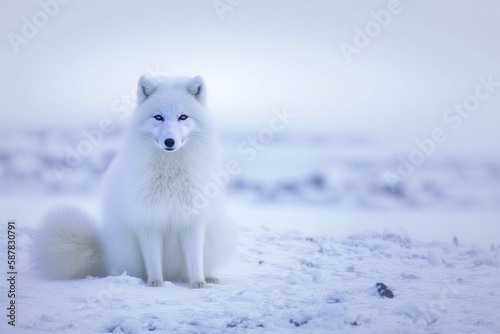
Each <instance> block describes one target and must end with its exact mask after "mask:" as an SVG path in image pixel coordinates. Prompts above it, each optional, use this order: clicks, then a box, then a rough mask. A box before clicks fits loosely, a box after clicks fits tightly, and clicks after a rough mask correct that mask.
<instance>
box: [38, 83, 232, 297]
mask: <svg viewBox="0 0 500 334" xmlns="http://www.w3.org/2000/svg"><path fill="white" fill-rule="evenodd" d="M205 94H206V88H205V83H204V81H203V79H202V78H201V77H194V78H175V79H169V78H164V77H158V78H149V77H146V76H143V77H141V79H140V80H139V86H138V105H137V109H136V111H135V112H134V114H133V116H132V119H131V121H130V124H129V126H128V127H127V130H126V132H125V135H124V140H123V144H122V145H121V147H120V148H119V151H118V153H117V155H116V157H115V158H114V160H113V162H112V164H111V166H110V167H109V169H108V171H107V173H106V175H105V178H104V184H103V191H102V194H103V198H102V222H101V226H100V229H99V231H97V230H96V225H95V224H94V222H93V221H92V219H91V218H90V217H88V216H87V215H86V214H85V213H83V212H82V211H81V210H79V209H78V208H75V207H70V206H65V207H61V208H59V209H56V210H55V211H52V212H51V213H50V214H49V215H48V216H47V217H46V219H45V222H44V224H43V226H42V230H41V232H40V235H39V237H37V238H36V240H35V242H34V259H35V262H36V267H37V268H38V270H39V271H40V272H41V274H42V276H44V277H49V278H61V279H65V278H78V277H84V276H85V275H103V274H105V275H106V274H108V275H109V274H121V273H123V272H124V271H126V272H127V273H128V274H129V275H132V276H136V277H141V278H143V279H144V280H145V281H146V282H147V284H148V285H149V286H161V285H163V282H164V280H174V281H179V280H182V281H186V282H188V283H189V284H190V285H191V286H192V287H195V288H198V287H203V286H204V285H205V283H217V282H218V279H217V278H216V276H215V275H216V272H215V271H216V269H217V267H218V266H219V265H220V264H221V263H222V262H223V260H224V259H225V258H227V256H228V254H230V252H231V250H232V249H233V247H234V245H235V229H234V227H233V225H232V224H231V222H230V221H229V220H228V218H227V217H226V215H225V213H224V210H223V206H222V200H221V198H220V196H215V195H214V196H212V193H208V192H207V185H208V184H209V183H212V184H213V181H212V179H211V177H212V175H213V173H216V172H218V171H220V167H219V163H218V161H219V153H218V148H217V141H216V134H215V130H214V126H213V122H212V118H211V116H210V114H209V112H208V110H207V109H206V107H205ZM212 197H214V198H212Z"/></svg>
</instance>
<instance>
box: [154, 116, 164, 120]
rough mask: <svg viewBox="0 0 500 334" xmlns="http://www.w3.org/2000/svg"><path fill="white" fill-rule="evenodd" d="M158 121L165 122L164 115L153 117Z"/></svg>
mask: <svg viewBox="0 0 500 334" xmlns="http://www.w3.org/2000/svg"><path fill="white" fill-rule="evenodd" d="M153 117H154V118H155V119H156V120H157V121H163V120H164V119H163V116H162V115H155V116H153Z"/></svg>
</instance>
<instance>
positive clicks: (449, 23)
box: [0, 0, 500, 149]
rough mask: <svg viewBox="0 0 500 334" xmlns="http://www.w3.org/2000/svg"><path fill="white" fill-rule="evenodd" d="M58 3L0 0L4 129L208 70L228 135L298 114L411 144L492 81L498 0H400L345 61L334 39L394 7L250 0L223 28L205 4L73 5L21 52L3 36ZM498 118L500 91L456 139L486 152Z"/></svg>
mask: <svg viewBox="0 0 500 334" xmlns="http://www.w3.org/2000/svg"><path fill="white" fill-rule="evenodd" d="M53 1H56V0H40V1H14V0H10V1H8V0H0V50H1V52H0V55H1V62H0V66H1V78H0V125H1V126H4V127H5V126H8V127H18V126H23V125H41V126H45V125H47V124H59V125H64V124H74V123H75V122H82V124H84V122H87V121H93V120H96V121H98V120H99V119H102V118H103V117H108V116H110V117H113V116H114V115H113V113H112V111H111V107H112V105H113V103H115V102H116V101H117V100H118V101H120V99H122V98H123V96H127V95H130V91H131V90H133V89H135V85H136V82H137V79H138V78H139V76H140V75H141V74H143V73H145V72H146V71H147V69H148V68H158V69H161V71H162V72H165V73H166V74H171V75H190V76H191V75H196V74H200V75H202V76H203V77H204V78H205V80H206V81H207V83H208V85H209V96H208V101H209V105H210V107H211V109H212V111H213V113H214V114H216V115H217V117H218V119H219V120H220V121H221V123H222V127H223V128H224V127H226V128H238V127H249V126H260V125H263V124H265V123H266V122H267V120H268V119H269V117H270V114H271V111H272V109H273V108H275V107H278V108H281V107H286V108H287V109H288V110H290V111H292V112H294V113H296V114H297V115H299V118H298V119H297V120H296V121H295V122H294V123H295V124H294V127H295V128H297V129H305V130H307V131H318V130H320V131H326V132H331V133H332V134H335V133H342V134H353V135H359V134H361V135H363V134H366V133H369V134H376V135H384V136H386V137H387V138H393V139H394V141H403V142H406V143H407V145H408V146H410V145H411V143H412V139H413V138H417V137H418V138H421V137H424V136H429V135H430V133H431V131H432V130H433V129H434V128H436V127H446V126H448V125H447V124H444V122H443V120H442V116H443V114H444V113H445V111H446V109H448V108H450V107H452V106H453V104H455V103H461V102H462V101H463V99H464V98H466V97H467V96H468V95H471V94H473V93H474V89H475V88H476V86H477V85H478V84H479V82H478V80H477V78H478V77H479V76H481V75H482V76H485V77H486V76H487V75H493V77H494V78H496V79H497V80H498V81H500V60H499V59H500V42H499V41H500V2H499V1H495V0H491V1H465V0H461V1H459V0H448V1H439V2H436V1H430V0H427V1H408V0H401V1H400V6H399V7H398V8H399V9H401V12H400V13H398V14H394V15H392V17H391V19H390V23H389V24H388V25H387V26H386V27H382V28H381V29H380V33H379V34H378V35H376V36H374V37H373V38H372V39H371V42H370V43H369V45H368V46H367V47H365V48H362V49H361V50H360V52H359V54H355V55H353V57H352V61H351V62H348V61H347V60H346V58H345V57H344V55H343V53H342V51H341V48H340V44H341V43H342V42H345V43H349V44H351V45H353V40H354V38H355V28H356V27H359V28H360V29H362V30H363V29H365V26H366V25H367V24H368V25H370V24H373V22H375V21H374V18H373V16H372V14H371V13H370V11H372V10H373V11H377V12H378V11H380V10H383V9H387V7H388V4H389V3H390V2H391V1H332V0H315V1H305V0H304V1H285V0H275V1H265V0H253V1H250V0H247V1H241V3H240V4H239V5H236V6H235V8H234V9H233V10H232V11H228V12H226V13H224V15H223V16H224V20H221V19H220V17H219V15H218V13H217V11H216V10H215V9H214V6H213V4H214V2H213V1H211V0H209V1H203V0H190V1H160V0H149V1H119V0H108V1H97V0H92V1H87V0H86V1H82V0H72V1H69V3H68V4H63V5H60V7H59V8H58V9H57V13H56V14H55V15H54V16H53V17H50V18H49V20H48V23H47V24H46V25H45V26H43V27H40V28H38V32H37V33H36V35H35V36H34V37H32V38H28V40H29V42H28V43H27V44H21V45H19V52H18V53H15V52H14V49H13V47H12V44H11V42H10V41H9V35H8V34H9V33H15V34H18V35H20V36H22V30H23V26H24V25H25V24H26V23H25V21H24V19H23V18H24V17H25V18H26V19H27V20H29V21H30V22H33V20H34V17H35V18H37V17H38V18H39V19H40V18H43V14H40V12H41V11H42V8H41V5H40V3H51V2H53ZM66 1H67V0H66ZM220 2H227V0H221V1H220ZM231 2H232V3H237V1H231ZM51 8H53V7H51ZM10 36H12V35H10ZM499 111H500V87H498V91H496V92H495V93H493V94H492V95H491V96H490V97H489V98H488V99H486V100H485V101H481V104H480V106H479V108H478V109H477V110H476V111H475V112H474V113H473V114H472V115H471V117H470V118H469V119H467V120H466V122H464V123H463V125H462V126H461V127H460V128H459V129H457V130H456V131H454V132H453V136H454V137H456V138H457V139H456V140H457V142H458V140H459V139H460V140H459V141H460V142H461V143H462V145H463V143H466V144H467V145H469V146H470V147H471V149H475V148H477V147H485V145H486V146H488V145H489V147H490V148H493V147H494V145H498V143H500V131H499V129H500V116H499Z"/></svg>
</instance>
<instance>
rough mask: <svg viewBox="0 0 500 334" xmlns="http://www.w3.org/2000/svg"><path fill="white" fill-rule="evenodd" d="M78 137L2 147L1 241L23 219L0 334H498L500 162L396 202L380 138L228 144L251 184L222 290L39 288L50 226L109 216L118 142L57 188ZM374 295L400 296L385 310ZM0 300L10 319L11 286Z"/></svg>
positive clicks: (456, 166) (236, 211)
mask: <svg viewBox="0 0 500 334" xmlns="http://www.w3.org/2000/svg"><path fill="white" fill-rule="evenodd" d="M52 133H53V134H52ZM68 133H69V134H68ZM71 133H74V134H76V135H74V139H71ZM79 136H80V134H79V133H78V132H75V131H71V130H67V132H44V131H42V132H36V131H35V132H32V133H31V134H29V135H27V134H26V133H19V132H17V133H11V134H9V135H6V134H5V133H4V136H3V138H4V141H3V142H2V144H1V145H2V146H1V147H0V162H1V165H0V187H1V189H0V190H1V194H0V219H1V221H2V222H3V223H2V225H1V226H3V227H2V229H3V230H2V231H0V240H1V244H2V245H5V244H6V238H7V232H6V222H7V221H8V220H9V219H15V220H16V221H17V223H16V227H17V245H18V249H17V251H18V252H17V259H18V267H17V270H18V272H19V274H18V281H17V286H16V290H17V296H16V301H17V319H16V320H17V321H16V327H15V330H14V328H12V327H11V326H8V325H7V321H6V317H5V315H3V316H2V318H3V319H4V320H2V321H1V322H0V333H17V332H19V333H146V332H148V333H149V332H160V333H172V332H174V333H175V332H177V333H224V332H228V333H232V332H243V333H246V332H248V333H250V332H268V333H290V332H306V333H331V332H338V333H384V334H385V333H445V334H446V333H499V332H500V316H499V314H500V234H499V233H498V232H499V230H500V229H499V227H498V224H499V220H498V219H499V217H500V164H499V161H495V160H493V159H491V158H485V159H480V158H477V159H476V158H475V159H460V158H457V157H449V156H446V157H443V156H439V155H437V156H436V157H433V158H432V159H429V161H428V162H427V163H426V164H424V165H423V166H421V167H420V168H419V169H418V170H417V171H416V172H415V174H414V175H412V176H411V177H409V178H408V179H407V180H405V182H404V183H403V184H402V185H401V186H400V187H398V188H397V189H396V190H393V189H391V188H390V187H389V186H388V185H387V183H386V182H385V180H384V178H383V175H384V172H385V171H386V170H388V169H394V168H395V167H394V166H395V164H396V162H397V160H396V158H395V157H397V154H398V152H394V151H391V150H388V149H385V148H384V149H382V147H381V145H377V144H376V142H373V141H370V140H363V139H356V138H351V139H346V138H321V137H320V138H314V137H310V138H306V139H304V138H302V139H301V140H297V139H294V138H286V137H283V138H277V139H276V141H275V142H273V143H272V144H270V145H269V146H268V147H267V148H266V149H265V150H263V151H262V152H259V153H258V155H257V156H256V158H255V159H253V160H252V161H245V160H243V159H244V157H241V155H239V154H238V153H237V149H236V147H237V146H238V145H240V144H241V142H242V140H243V141H244V137H243V138H241V137H237V138H234V137H232V136H227V137H224V140H223V142H224V143H225V145H224V152H225V157H226V160H231V159H235V160H237V161H240V162H241V163H242V166H243V171H242V173H241V174H239V175H237V176H235V177H233V178H232V179H231V183H230V185H229V187H228V194H227V197H228V211H229V213H230V215H231V216H232V217H233V218H234V220H235V221H236V223H237V224H238V226H239V230H240V236H239V247H238V249H237V252H236V254H235V255H234V256H233V258H232V259H231V261H230V263H229V264H228V265H227V266H226V267H225V268H224V270H223V271H222V272H221V275H220V278H221V279H222V281H223V284H221V285H209V287H208V288H207V289H203V290H191V289H189V288H187V287H186V286H185V285H184V284H181V283H177V282H173V283H166V285H165V287H163V288H158V289H156V288H148V287H146V286H145V284H144V283H143V282H142V281H141V280H139V279H137V278H133V277H129V276H127V275H126V274H123V275H121V276H117V277H106V278H87V279H83V280H75V281H46V280H40V279H37V278H35V277H33V275H32V273H31V270H30V266H29V254H28V251H27V249H28V248H29V244H30V237H31V235H32V234H33V233H36V232H35V231H36V227H37V224H38V221H39V218H40V216H41V215H42V214H43V212H44V211H45V210H46V209H47V208H49V207H51V206H52V205H53V204H55V203H58V202H61V201H65V202H72V203H76V204H79V205H81V206H83V207H85V208H87V209H88V210H89V211H91V212H93V213H96V214H98V211H99V210H98V200H97V195H96V194H97V192H98V191H97V189H98V186H99V180H100V174H101V173H102V171H103V170H104V169H105V167H106V165H107V163H108V162H109V160H110V159H111V157H112V155H113V150H114V147H116V146H115V145H116V140H115V139H116V138H117V136H112V137H110V139H107V140H104V141H103V144H102V145H99V146H98V147H96V148H95V150H94V151H93V152H92V153H91V154H90V155H89V156H87V157H85V158H84V159H82V162H81V163H80V164H79V165H78V166H77V167H76V168H72V169H71V173H68V174H65V175H64V179H63V181H62V182H61V181H60V180H58V179H57V177H56V176H55V174H54V171H53V169H52V164H53V162H54V161H59V162H61V163H64V154H65V145H70V146H71V147H76V145H77V144H78V143H79V140H81V138H80V137H81V136H80V137H79ZM115 137H116V138H115ZM3 249H4V250H2V251H0V263H1V264H2V265H1V267H2V268H4V269H3V270H2V271H3V272H4V273H6V272H7V268H6V267H7V253H6V251H5V247H3ZM4 282H5V280H4ZM376 283H384V284H386V285H387V286H388V287H389V289H391V290H392V291H393V292H394V298H392V299H391V298H381V297H380V296H378V294H377V292H376V289H375V284H376ZM0 295H1V296H2V299H0V306H1V309H2V310H4V311H3V312H4V313H5V314H6V312H7V310H6V307H7V304H6V300H7V299H6V298H5V296H7V285H5V284H1V285H0Z"/></svg>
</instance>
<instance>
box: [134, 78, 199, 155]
mask: <svg viewBox="0 0 500 334" xmlns="http://www.w3.org/2000/svg"><path fill="white" fill-rule="evenodd" d="M205 99H206V85H205V82H204V80H203V78H202V77H200V76H195V77H193V78H166V77H154V78H153V77H149V76H146V75H143V76H141V78H140V79H139V83H138V87H137V108H136V111H135V115H134V116H135V117H134V120H135V121H134V124H133V126H134V127H135V130H137V131H138V132H139V134H140V135H143V136H144V137H145V138H146V139H148V140H149V139H151V140H152V141H154V142H155V143H156V145H158V147H159V148H161V149H162V150H164V151H165V152H174V151H177V150H179V149H180V148H181V147H183V146H184V145H185V144H186V143H187V142H189V141H190V140H192V139H193V138H196V137H202V136H203V135H204V132H205V129H204V127H205V125H206V124H207V117H208V111H207V109H206V107H205Z"/></svg>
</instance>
